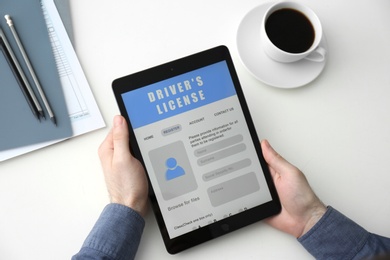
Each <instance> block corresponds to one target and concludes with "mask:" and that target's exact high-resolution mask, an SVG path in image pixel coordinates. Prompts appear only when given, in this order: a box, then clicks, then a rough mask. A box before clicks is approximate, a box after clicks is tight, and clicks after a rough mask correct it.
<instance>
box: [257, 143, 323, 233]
mask: <svg viewBox="0 0 390 260" xmlns="http://www.w3.org/2000/svg"><path fill="white" fill-rule="evenodd" d="M261 148H262V150H263V155H264V158H265V160H266V162H267V163H268V166H269V169H270V171H271V175H272V178H273V180H274V183H275V186H276V190H277V191H278V194H279V198H280V201H281V204H282V211H281V212H280V213H279V214H278V215H276V216H273V217H271V218H269V219H267V223H268V224H269V225H271V226H273V227H275V228H277V229H279V230H281V231H283V232H286V233H288V234H291V235H293V236H295V237H297V238H299V237H301V236H303V235H304V234H305V233H306V232H307V231H309V230H310V229H311V228H312V227H313V226H314V225H315V224H316V223H317V222H318V220H319V219H320V218H321V217H322V216H323V215H324V213H325V211H326V207H325V205H324V204H323V203H322V202H321V201H320V200H319V199H318V197H317V196H316V195H315V194H314V192H313V190H312V189H311V187H310V185H309V183H308V182H307V179H306V177H305V175H304V174H303V173H302V172H301V171H300V170H299V169H298V168H296V167H295V166H294V165H292V164H290V163H289V162H287V161H286V160H285V159H284V158H283V157H281V156H280V155H279V154H278V153H277V152H275V150H274V149H273V148H272V147H271V145H270V144H269V143H268V141H267V140H263V141H262V142H261Z"/></svg>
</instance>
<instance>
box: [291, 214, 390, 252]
mask: <svg viewBox="0 0 390 260" xmlns="http://www.w3.org/2000/svg"><path fill="white" fill-rule="evenodd" d="M298 241H299V242H300V243H301V244H302V245H303V247H305V249H306V250H307V251H308V252H309V253H310V254H312V255H313V256H314V257H315V258H316V259H364V258H367V257H372V256H377V255H382V254H390V239H389V238H386V237H381V236H378V235H375V234H371V233H369V232H368V231H366V230H365V229H364V228H362V227H361V226H359V225H358V224H356V223H355V222H353V221H352V220H350V219H349V218H347V217H346V216H344V215H343V214H341V213H340V212H338V211H337V210H335V209H334V208H332V207H328V209H327V211H326V213H325V214H324V216H323V217H322V218H321V219H320V220H319V221H318V222H317V224H316V225H314V227H313V228H312V229H310V230H309V231H308V232H307V233H306V234H305V235H303V236H302V237H300V238H299V239H298Z"/></svg>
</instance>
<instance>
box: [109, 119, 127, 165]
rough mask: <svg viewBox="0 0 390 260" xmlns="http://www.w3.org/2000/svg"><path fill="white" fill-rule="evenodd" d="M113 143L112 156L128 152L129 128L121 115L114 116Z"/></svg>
mask: <svg viewBox="0 0 390 260" xmlns="http://www.w3.org/2000/svg"><path fill="white" fill-rule="evenodd" d="M112 139H113V143H114V157H117V158H118V156H121V155H124V154H128V152H129V130H128V128H127V124H126V120H125V119H124V118H123V117H122V116H119V115H118V116H115V117H114V126H113V132H112Z"/></svg>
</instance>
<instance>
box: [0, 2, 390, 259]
mask: <svg viewBox="0 0 390 260" xmlns="http://www.w3.org/2000/svg"><path fill="white" fill-rule="evenodd" d="M264 2H265V1H261V0H257V1H255V0H246V1H232V0H228V1H226V0H213V1H209V0H198V1H181V0H165V1H158V0H149V1H129V0H116V1H111V0H105V1H103V0H83V1H80V0H71V1H70V4H71V14H72V21H73V30H74V39H75V48H76V51H77V53H78V56H79V59H80V61H81V64H82V66H83V68H84V70H85V74H86V76H87V78H88V80H89V82H90V84H91V88H92V90H93V92H94V95H95V98H96V100H97V102H98V104H99V106H100V109H101V111H102V114H103V116H104V118H105V120H106V122H107V124H108V127H107V128H105V129H102V130H98V131H95V132H93V133H89V134H86V135H84V136H81V137H76V138H73V139H71V140H68V141H65V142H62V143H59V144H56V145H53V146H51V147H47V148H44V149H42V150H39V151H35V152H32V153H29V154H27V155H24V156H20V157H17V158H14V159H11V160H8V161H5V162H2V163H1V164H0V259H11V260H14V259H16V260H18V259H70V257H71V256H72V255H73V254H74V253H76V252H77V251H78V250H79V248H80V246H81V245H82V242H83V241H84V239H85V237H86V236H87V234H88V233H89V231H90V229H91V228H92V226H93V224H94V223H95V221H96V219H97V218H98V216H99V214H100V212H101V210H102V209H103V207H104V206H105V205H106V204H107V203H108V195H107V191H106V188H105V184H104V179H103V174H102V171H101V168H100V163H99V159H98V157H97V148H98V146H99V145H100V143H101V141H102V140H103V138H104V137H105V136H106V134H107V132H108V130H109V127H110V126H111V125H112V118H113V116H114V115H115V114H118V113H119V112H118V109H117V105H116V102H115V100H114V97H113V94H112V91H111V82H112V80H114V79H115V78H117V77H121V76H124V75H127V74H130V73H133V72H136V71H139V70H142V69H145V68H148V67H151V66H155V65H158V64H160V63H163V62H167V61H170V60H173V59H176V58H179V57H182V56H186V55H188V54H192V53H195V52H198V51H201V50H204V49H208V48H211V47H214V46H217V45H221V44H223V45H226V46H228V47H229V49H230V51H231V54H232V56H233V60H234V62H235V65H236V69H237V71H238V74H239V77H240V80H241V84H242V86H243V89H244V92H245V94H246V97H247V102H248V104H249V107H250V109H251V112H252V116H253V118H254V121H255V124H256V128H257V131H258V134H259V136H260V138H267V139H269V140H270V142H271V144H272V145H273V146H274V147H275V148H276V149H277V150H278V151H279V152H280V153H281V154H282V155H283V156H284V157H286V158H287V159H288V160H290V161H291V162H292V163H294V164H295V165H297V166H298V167H299V168H300V169H301V170H302V171H303V172H304V173H305V174H306V176H307V178H308V179H309V181H310V183H311V185H312V187H313V189H314V190H315V191H316V193H317V194H318V196H319V197H320V198H321V199H322V200H323V201H324V202H325V203H326V204H329V205H332V206H334V207H335V208H337V209H339V210H340V211H342V212H343V213H345V214H346V215H347V216H349V217H351V218H352V219H354V220H355V221H356V222H357V223H359V224H360V225H362V226H363V227H365V228H366V229H368V230H370V231H371V232H374V233H379V234H381V235H384V236H390V225H389V221H388V220H389V217H390V203H389V201H390V189H389V187H390V160H389V159H390V48H389V46H390V28H389V27H390V16H389V11H390V1H388V0H376V1H372V0H354V1H352V0H348V1H339V0H328V1H309V0H301V1H300V2H302V3H306V4H307V5H309V6H310V7H311V8H312V9H314V11H315V12H316V13H317V14H318V16H319V17H320V19H321V21H322V24H323V28H324V31H325V33H326V37H327V40H328V45H329V56H328V63H327V65H326V68H325V70H324V71H323V73H322V74H321V75H320V76H319V77H318V78H317V79H316V80H315V81H314V82H312V83H310V84H308V85H307V86H305V87H302V88H297V89H290V90H286V89H277V88H274V87H270V86H267V85H265V84H263V83H261V82H259V81H258V80H256V79H255V78H254V77H253V76H251V74H250V73H249V72H248V71H247V70H246V69H245V67H244V66H243V64H242V63H241V61H240V58H239V55H238V51H237V45H236V33H237V28H238V25H239V23H240V21H241V19H242V18H243V17H244V16H245V14H246V13H247V12H249V11H250V10H251V9H253V8H254V7H256V6H258V5H260V4H262V3H264ZM264 69H265V70H266V69H267V68H264ZM177 258H179V259H197V260H198V259H312V257H311V256H310V255H309V254H308V253H307V252H306V251H305V250H304V249H303V248H302V247H301V245H300V244H299V243H298V242H297V241H296V239H295V238H293V237H290V236H289V235H286V234H283V233H281V232H279V231H277V230H274V229H273V228H271V227H269V226H267V225H266V224H265V223H262V222H259V223H256V224H253V225H251V226H249V227H247V228H243V229H241V230H239V231H236V232H233V233H231V234H229V235H226V236H223V237H220V238H218V239H215V240H213V241H211V242H208V243H205V244H202V245H200V246H197V247H194V248H192V249H190V250H187V251H184V252H182V253H180V254H178V255H175V256H171V255H169V254H168V253H166V251H165V248H164V245H163V242H162V239H161V237H160V234H159V231H158V228H157V225H156V221H155V218H154V216H153V214H152V212H151V211H149V214H148V216H147V218H146V228H145V232H144V235H143V238H142V241H141V245H140V248H139V251H138V254H137V259H177Z"/></svg>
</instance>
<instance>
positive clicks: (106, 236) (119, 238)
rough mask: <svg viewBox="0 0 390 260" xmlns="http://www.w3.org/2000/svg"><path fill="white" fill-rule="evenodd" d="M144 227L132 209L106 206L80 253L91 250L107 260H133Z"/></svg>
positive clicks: (139, 216)
mask: <svg viewBox="0 0 390 260" xmlns="http://www.w3.org/2000/svg"><path fill="white" fill-rule="evenodd" d="M144 226H145V221H144V219H143V218H142V217H141V215H139V214H138V213H137V212H136V211H134V210H133V209H131V208H129V207H126V206H123V205H120V204H115V203H111V204H108V205H107V206H106V207H105V208H104V210H103V212H102V213H101V215H100V217H99V219H98V221H97V222H96V224H95V226H94V227H93V229H92V231H91V232H90V234H89V235H88V237H87V239H86V240H85V242H84V244H83V248H82V250H81V251H80V252H82V251H83V250H85V251H91V250H92V251H95V254H96V255H104V256H106V257H107V258H108V259H133V258H134V256H135V254H136V252H137V249H138V245H139V242H140V240H141V236H142V232H143V229H144ZM104 259H106V258H104Z"/></svg>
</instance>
